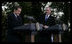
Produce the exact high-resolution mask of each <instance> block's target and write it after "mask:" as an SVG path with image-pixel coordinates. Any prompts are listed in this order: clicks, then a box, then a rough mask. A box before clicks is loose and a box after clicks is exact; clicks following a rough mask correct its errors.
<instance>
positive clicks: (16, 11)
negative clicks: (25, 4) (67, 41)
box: [14, 8, 21, 16]
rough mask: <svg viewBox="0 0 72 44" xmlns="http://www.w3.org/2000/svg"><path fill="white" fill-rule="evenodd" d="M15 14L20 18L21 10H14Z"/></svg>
mask: <svg viewBox="0 0 72 44" xmlns="http://www.w3.org/2000/svg"><path fill="white" fill-rule="evenodd" d="M14 12H15V14H16V15H18V16H19V14H20V13H21V8H18V9H17V10H14Z"/></svg>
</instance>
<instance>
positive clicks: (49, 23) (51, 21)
mask: <svg viewBox="0 0 72 44" xmlns="http://www.w3.org/2000/svg"><path fill="white" fill-rule="evenodd" d="M45 15H46V14H43V15H41V16H39V17H38V18H37V20H38V22H39V23H41V24H43V25H47V26H53V25H55V24H56V23H55V18H54V17H53V16H51V15H50V16H49V18H48V20H47V23H45Z"/></svg>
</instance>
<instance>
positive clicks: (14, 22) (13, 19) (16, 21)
mask: <svg viewBox="0 0 72 44" xmlns="http://www.w3.org/2000/svg"><path fill="white" fill-rule="evenodd" d="M21 9H22V8H21V7H20V6H16V7H15V8H14V10H13V13H11V14H9V15H8V34H7V40H8V42H19V37H18V36H17V35H16V33H15V32H14V30H13V28H14V27H17V26H21V25H22V19H21V17H20V13H21Z"/></svg>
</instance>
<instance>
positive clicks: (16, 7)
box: [13, 6, 22, 10]
mask: <svg viewBox="0 0 72 44" xmlns="http://www.w3.org/2000/svg"><path fill="white" fill-rule="evenodd" d="M18 8H21V9H22V7H21V6H15V7H14V9H13V10H17V9H18Z"/></svg>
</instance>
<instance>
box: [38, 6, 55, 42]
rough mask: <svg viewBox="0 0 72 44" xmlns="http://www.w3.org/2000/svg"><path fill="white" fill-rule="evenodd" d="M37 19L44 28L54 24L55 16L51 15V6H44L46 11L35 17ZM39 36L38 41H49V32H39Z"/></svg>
mask: <svg viewBox="0 0 72 44" xmlns="http://www.w3.org/2000/svg"><path fill="white" fill-rule="evenodd" d="M37 20H38V22H39V23H41V24H43V28H44V29H46V28H48V27H49V26H53V25H55V24H56V23H55V18H54V17H53V16H51V8H50V7H47V8H46V13H45V14H43V15H41V16H39V17H38V18H37ZM39 36H41V37H40V38H39V41H40V42H44V41H45V42H51V38H50V37H51V36H50V34H49V32H48V33H47V32H46V31H45V32H41V33H40V34H39Z"/></svg>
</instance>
